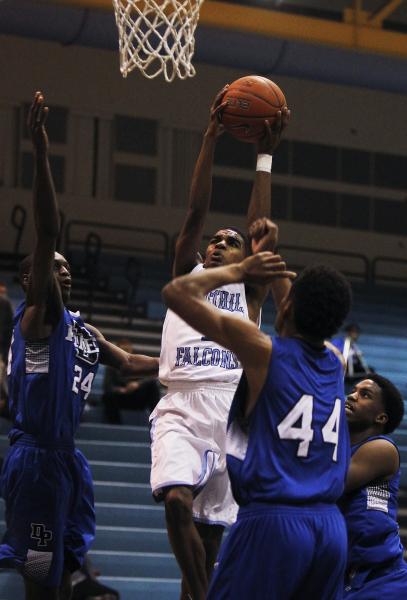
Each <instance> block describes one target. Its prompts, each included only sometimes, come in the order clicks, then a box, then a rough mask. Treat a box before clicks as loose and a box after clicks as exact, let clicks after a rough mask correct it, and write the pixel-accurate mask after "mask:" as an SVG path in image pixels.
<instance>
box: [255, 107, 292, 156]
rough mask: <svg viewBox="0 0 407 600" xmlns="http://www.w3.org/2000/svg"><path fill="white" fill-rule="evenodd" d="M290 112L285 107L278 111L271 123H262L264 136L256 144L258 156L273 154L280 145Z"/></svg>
mask: <svg viewBox="0 0 407 600" xmlns="http://www.w3.org/2000/svg"><path fill="white" fill-rule="evenodd" d="M290 116H291V111H290V110H289V109H288V107H287V106H284V108H283V109H282V110H279V111H278V112H277V114H276V118H275V119H274V121H273V123H272V124H270V122H269V121H267V120H266V121H264V135H263V136H262V137H261V138H260V139H259V141H258V142H257V152H258V153H259V154H273V152H274V151H275V150H276V149H277V146H278V145H279V143H280V140H281V135H282V133H283V131H284V129H285V128H286V127H287V125H288V122H289V120H290Z"/></svg>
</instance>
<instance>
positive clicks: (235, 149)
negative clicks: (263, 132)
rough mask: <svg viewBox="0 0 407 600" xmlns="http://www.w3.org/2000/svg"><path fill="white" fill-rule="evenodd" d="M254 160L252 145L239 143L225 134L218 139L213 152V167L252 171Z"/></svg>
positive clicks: (253, 147)
mask: <svg viewBox="0 0 407 600" xmlns="http://www.w3.org/2000/svg"><path fill="white" fill-rule="evenodd" d="M255 159H256V151H255V145H254V144H246V143H244V142H239V141H238V140H236V139H235V138H234V137H233V136H231V135H228V134H227V133H225V134H224V135H222V136H220V137H219V138H218V141H217V143H216V150H215V161H214V162H215V165H222V166H225V167H240V168H241V169H254V166H255Z"/></svg>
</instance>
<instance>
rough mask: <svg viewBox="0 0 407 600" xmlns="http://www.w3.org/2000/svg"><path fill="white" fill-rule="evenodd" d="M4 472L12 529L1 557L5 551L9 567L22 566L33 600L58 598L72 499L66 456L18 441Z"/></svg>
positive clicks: (4, 541)
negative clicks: (66, 528)
mask: <svg viewBox="0 0 407 600" xmlns="http://www.w3.org/2000/svg"><path fill="white" fill-rule="evenodd" d="M3 475H4V477H3V479H2V493H3V495H4V499H5V501H6V521H7V530H6V533H5V535H4V538H3V544H2V545H1V547H0V556H1V558H3V556H4V555H5V559H6V560H7V563H8V564H7V563H6V564H5V566H14V567H16V568H17V569H18V570H19V571H20V573H21V575H22V576H23V578H24V583H25V590H26V598H27V600H37V599H38V598H41V600H43V599H46V600H48V599H54V598H58V588H59V586H60V584H61V580H62V573H63V569H64V549H63V534H64V529H65V517H66V513H67V510H68V505H69V501H70V493H69V489H68V487H69V486H68V487H67V486H66V485H64V483H65V482H66V472H64V470H63V469H62V468H61V460H60V457H59V456H57V453H56V452H54V451H43V450H42V449H38V448H36V447H32V446H19V445H17V444H16V446H15V447H12V449H11V453H10V455H9V457H8V459H7V464H6V469H5V471H4V473H3ZM59 484H60V485H59Z"/></svg>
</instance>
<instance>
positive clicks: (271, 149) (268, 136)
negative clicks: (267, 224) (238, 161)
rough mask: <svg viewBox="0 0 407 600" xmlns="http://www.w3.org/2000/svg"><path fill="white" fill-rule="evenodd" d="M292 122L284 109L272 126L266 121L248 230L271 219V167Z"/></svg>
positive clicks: (258, 148)
mask: <svg viewBox="0 0 407 600" xmlns="http://www.w3.org/2000/svg"><path fill="white" fill-rule="evenodd" d="M289 120H290V111H289V110H288V108H287V107H286V108H284V109H283V110H282V111H278V113H277V116H276V119H275V121H274V122H273V124H272V125H270V123H269V122H268V121H265V134H264V136H263V137H262V138H260V140H259V141H258V143H257V166H256V174H255V178H254V183H253V187H252V193H251V197H250V203H249V208H248V210H247V229H249V228H250V226H251V224H252V223H253V222H254V221H257V219H261V218H262V217H266V218H268V219H270V218H271V215H272V210H271V165H272V158H270V157H272V156H273V155H274V153H275V151H276V150H277V147H278V145H279V143H280V141H281V135H282V133H283V131H284V129H285V128H286V127H287V125H288V122H289Z"/></svg>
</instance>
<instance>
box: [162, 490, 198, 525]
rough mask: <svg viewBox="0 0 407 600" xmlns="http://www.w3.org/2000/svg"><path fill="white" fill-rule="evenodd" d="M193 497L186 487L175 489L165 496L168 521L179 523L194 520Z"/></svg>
mask: <svg viewBox="0 0 407 600" xmlns="http://www.w3.org/2000/svg"><path fill="white" fill-rule="evenodd" d="M192 502H193V495H192V492H191V490H190V489H188V488H186V487H175V488H171V489H169V490H168V491H167V493H166V495H165V514H166V516H167V519H168V520H169V521H170V522H172V521H175V522H177V523H182V522H189V521H190V520H191V519H192Z"/></svg>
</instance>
